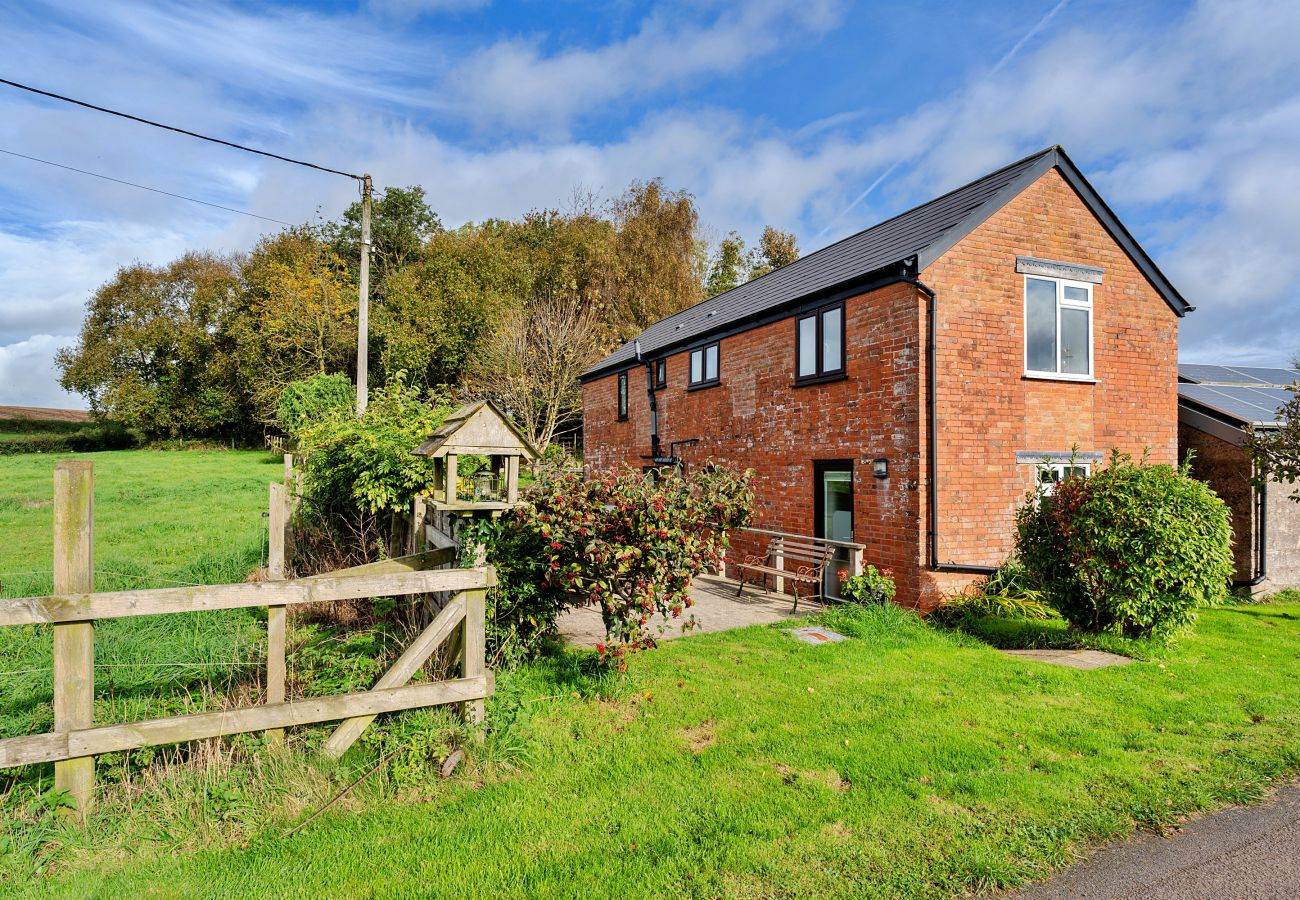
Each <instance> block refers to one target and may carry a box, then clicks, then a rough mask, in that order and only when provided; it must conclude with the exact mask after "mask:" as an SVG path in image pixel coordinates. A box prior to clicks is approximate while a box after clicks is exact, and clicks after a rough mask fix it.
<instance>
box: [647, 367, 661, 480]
mask: <svg viewBox="0 0 1300 900" xmlns="http://www.w3.org/2000/svg"><path fill="white" fill-rule="evenodd" d="M645 392H646V395H647V396H648V397H649V398H650V457H651V459H657V458H658V457H659V404H658V402H657V401H656V400H655V364H654V362H653V361H651V362H648V363H646V364H645Z"/></svg>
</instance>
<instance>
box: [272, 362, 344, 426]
mask: <svg viewBox="0 0 1300 900" xmlns="http://www.w3.org/2000/svg"><path fill="white" fill-rule="evenodd" d="M356 396H357V392H356V387H355V386H354V385H353V384H352V382H351V380H349V379H348V377H347V376H346V375H313V376H312V377H311V378H304V379H302V380H301V381H291V382H290V383H289V384H288V385H287V386H286V387H285V389H284V391H283V393H281V394H280V407H279V410H278V412H277V414H276V424H277V425H279V426H280V428H281V429H283V430H284V431H286V432H288V433H289V434H291V435H295V436H297V435H300V434H303V433H304V432H306V431H307V429H309V428H311V427H312V426H313V425H318V424H320V423H321V422H324V421H325V420H326V419H331V418H335V417H341V416H346V415H348V414H349V413H350V412H351V411H352V409H353V408H354V407H355V404H356Z"/></svg>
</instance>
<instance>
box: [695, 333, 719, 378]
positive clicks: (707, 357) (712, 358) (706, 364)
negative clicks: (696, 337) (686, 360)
mask: <svg viewBox="0 0 1300 900" xmlns="http://www.w3.org/2000/svg"><path fill="white" fill-rule="evenodd" d="M717 383H718V345H717V344H709V345H708V346H707V347H701V348H700V349H698V350H692V351H691V387H707V386H709V385H711V384H717Z"/></svg>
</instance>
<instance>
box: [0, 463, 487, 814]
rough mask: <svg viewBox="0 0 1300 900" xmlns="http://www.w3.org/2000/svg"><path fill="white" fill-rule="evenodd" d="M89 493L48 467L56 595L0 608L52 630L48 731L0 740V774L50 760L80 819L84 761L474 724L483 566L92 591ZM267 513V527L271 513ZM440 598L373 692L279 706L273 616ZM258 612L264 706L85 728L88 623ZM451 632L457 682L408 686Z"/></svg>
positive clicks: (60, 469) (408, 565)
mask: <svg viewBox="0 0 1300 900" xmlns="http://www.w3.org/2000/svg"><path fill="white" fill-rule="evenodd" d="M273 487H277V486H273ZM272 493H273V496H274V493H275V492H274V491H273V492H272ZM93 494H94V492H93V469H92V464H91V463H89V462H85V461H81V460H65V461H62V462H60V463H58V464H57V466H56V467H55V472H54V495H55V497H54V591H55V593H54V594H53V595H52V596H48V597H24V598H19V599H15V600H0V626H4V625H39V624H50V625H53V629H52V632H53V635H52V637H53V641H54V731H52V732H49V733H47V734H37V735H29V736H25V737H15V738H6V739H4V740H0V768H8V767H12V766H22V765H28V764H31V763H42V762H53V763H54V780H55V787H56V788H59V789H62V790H67V791H68V792H69V793H70V794H71V796H72V798H73V800H74V801H75V802H76V806H77V809H78V810H79V811H80V812H81V813H82V814H83V815H84V813H85V811H86V810H88V809H89V808H90V806H91V803H92V800H93V795H94V777H95V776H94V771H95V768H94V766H95V763H94V757H95V756H96V755H98V754H101V753H113V752H118V751H124V750H134V749H137V748H139V747H147V746H153V745H158V744H174V743H180V742H183V741H196V740H202V739H205V738H213V737H219V736H222V735H229V734H240V733H244V732H250V731H268V732H272V734H274V732H275V731H276V730H278V729H283V728H287V727H290V726H295V725H310V724H313V723H318V722H328V721H334V720H339V719H341V720H343V721H342V723H341V724H340V725H339V726H338V728H337V729H336V730H335V731H334V733H333V734H332V735H331V736H330V738H329V740H328V741H327V742H326V744H325V751H326V752H327V753H329V754H331V755H334V756H338V755H341V754H342V753H343V752H344V751H345V750H347V748H348V747H350V746H351V745H352V743H353V742H354V741H356V739H357V737H358V736H359V735H360V734H361V732H362V731H363V730H364V729H365V727H366V726H367V725H368V724H370V722H372V721H374V718H375V717H376V716H377V715H379V714H380V713H386V712H395V711H397V710H402V709H413V708H416V707H425V706H439V705H443V704H449V703H458V704H464V707H465V709H466V712H467V715H468V717H469V718H470V719H471V720H472V721H475V722H478V721H481V720H482V717H483V701H484V699H485V698H487V697H489V696H491V694H492V691H493V677H492V673H491V672H489V671H488V670H487V668H486V664H485V650H486V648H485V632H484V628H485V610H484V601H485V597H486V592H487V589H488V588H489V587H491V586H492V585H493V584H495V583H496V575H495V572H494V571H493V570H492V568H491V567H485V568H478V569H446V568H442V569H435V568H434V567H435V566H443V565H446V564H448V563H450V562H452V561H453V560H454V553H453V552H450V551H433V552H430V553H421V554H416V555H413V556H408V557H403V558H401V559H392V560H384V561H382V562H377V563H371V564H369V565H365V566H359V567H357V568H354V569H346V570H343V571H339V572H331V573H328V574H325V575H317V576H313V577H311V578H302V579H296V580H289V581H266V582H262V583H257V584H222V585H210V586H201V587H179V588H160V589H150V590H135V591H114V592H106V593H94V592H93V591H92V578H93V572H94V566H93V553H92V525H93ZM272 510H273V515H272V518H273V519H275V518H276V516H275V515H274V510H275V506H274V504H273V506H272ZM278 527H283V523H281V522H275V521H273V523H272V543H273V545H274V544H275V543H276V537H277V536H276V528H278ZM440 592H447V593H450V594H451V599H450V601H449V602H448V603H447V604H446V606H444V607H443V609H442V611H441V612H439V613H438V615H437V616H436V617H435V618H434V620H433V621H432V622H431V623H429V625H428V626H427V627H426V628H425V629H424V630H423V631H421V632H420V634H419V635H417V636H416V638H415V640H414V641H412V643H411V645H410V646H409V647H407V649H406V651H405V652H404V653H403V654H402V655H401V657H400V658H398V660H397V661H396V662H395V663H393V665H392V667H390V668H389V670H388V671H387V672H385V673H384V675H383V676H382V677H381V678H380V679H379V681H378V682H376V684H375V686H374V687H373V688H372V689H371V690H369V691H363V692H360V693H353V694H338V695H334V696H330V697H313V698H311V699H305V700H293V701H285V699H284V696H285V660H284V632H283V628H284V616H283V612H284V611H285V610H286V609H287V607H290V606H298V605H301V604H307V603H321V602H327V601H332V600H361V599H367V598H372V597H395V596H403V595H409V594H430V593H440ZM256 606H261V607H267V608H268V612H269V614H268V617H267V624H268V632H269V634H268V638H269V639H268V654H267V656H268V658H267V666H266V674H267V689H266V696H267V700H268V702H267V703H265V704H263V705H261V706H250V707H241V708H237V709H225V710H219V711H216V712H205V713H193V714H190V715H184V716H172V717H169V718H164V719H148V720H144V721H139V722H131V723H125V724H113V725H99V726H96V725H94V723H93V709H94V695H95V675H94V672H95V669H94V627H95V626H94V623H95V621H96V620H99V619H118V618H126V617H131V616H152V615H160V614H169V613H185V612H200V611H207V610H217V609H242V608H247V607H256ZM277 611H278V612H279V615H277V614H276V613H277ZM277 632H278V634H277ZM457 634H458V635H459V636H460V639H461V653H460V656H461V673H460V674H461V677H460V678H456V679H452V680H449V681H439V682H433V683H427V684H408V682H409V681H410V679H411V677H412V676H413V675H414V674H415V673H416V672H417V671H418V670H419V668H420V667H421V666H422V665H423V664H424V662H425V661H426V660H428V658H429V657H430V656H431V655H432V654H433V652H434V651H435V650H437V649H438V647H439V646H440V645H441V644H443V643H444V642H445V641H447V639H448V638H450V637H452V636H453V635H457Z"/></svg>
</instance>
